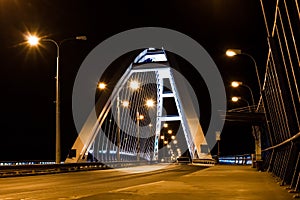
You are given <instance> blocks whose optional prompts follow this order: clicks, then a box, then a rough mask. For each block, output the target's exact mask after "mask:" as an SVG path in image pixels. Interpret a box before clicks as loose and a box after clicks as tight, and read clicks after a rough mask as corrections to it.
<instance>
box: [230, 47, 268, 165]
mask: <svg viewBox="0 0 300 200" xmlns="http://www.w3.org/2000/svg"><path fill="white" fill-rule="evenodd" d="M226 55H227V56H229V57H232V56H235V55H245V56H248V57H249V58H250V59H251V60H252V61H253V63H254V67H255V72H256V76H257V81H258V87H259V94H260V96H261V97H262V87H261V83H260V78H259V73H258V67H257V64H256V61H255V59H254V58H253V56H251V55H250V54H248V53H245V52H242V50H241V49H228V50H227V51H226ZM262 104H264V103H263V101H262ZM263 107H264V106H263ZM264 109H265V108H264ZM267 127H268V124H267ZM252 128H253V127H252ZM253 130H254V132H255V133H254V134H255V135H256V136H255V154H256V161H261V136H260V132H259V131H258V132H257V133H256V129H255V128H253Z"/></svg>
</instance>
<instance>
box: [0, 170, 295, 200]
mask: <svg viewBox="0 0 300 200" xmlns="http://www.w3.org/2000/svg"><path fill="white" fill-rule="evenodd" d="M285 188H286V186H280V185H279V184H278V183H277V182H276V179H274V177H272V176H271V174H269V173H268V172H260V171H257V170H256V169H254V168H251V167H250V166H249V165H246V166H245V165H244V166H241V165H240V166H237V165H216V166H214V167H210V168H206V169H203V168H201V167H199V166H189V165H175V164H173V165H154V166H143V167H133V168H124V169H120V170H117V169H109V170H97V171H81V172H70V173H59V174H48V175H37V176H24V177H9V178H8V177H7V178H0V200H15V199H18V200H41V199H59V200H65V199H79V200H93V199H95V200H96V199H97V200H103V199H109V200H114V199H118V200H127V199H130V200H132V199H133V200H169V199H170V200H177V199H180V200H181V199H183V200H191V199H193V200H195V199H205V200H217V199H220V200H233V199H234V200H288V199H293V198H292V196H293V194H291V193H288V191H287V190H286V189H285Z"/></svg>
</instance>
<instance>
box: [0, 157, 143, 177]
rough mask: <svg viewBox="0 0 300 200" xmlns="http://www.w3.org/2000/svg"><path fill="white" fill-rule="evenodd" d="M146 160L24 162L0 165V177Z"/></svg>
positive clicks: (93, 168)
mask: <svg viewBox="0 0 300 200" xmlns="http://www.w3.org/2000/svg"><path fill="white" fill-rule="evenodd" d="M146 164H148V162H136V161H131V162H110V163H100V162H90V163H62V164H25V165H11V164H9V165H1V166H0V178H1V177H14V176H28V175H42V174H54V173H66V172H76V171H88V170H105V169H112V168H123V167H130V166H140V165H146Z"/></svg>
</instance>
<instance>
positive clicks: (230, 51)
mask: <svg viewBox="0 0 300 200" xmlns="http://www.w3.org/2000/svg"><path fill="white" fill-rule="evenodd" d="M241 53H242V51H241V50H240V49H228V50H227V51H226V55H227V56H229V57H233V56H235V55H238V54H241Z"/></svg>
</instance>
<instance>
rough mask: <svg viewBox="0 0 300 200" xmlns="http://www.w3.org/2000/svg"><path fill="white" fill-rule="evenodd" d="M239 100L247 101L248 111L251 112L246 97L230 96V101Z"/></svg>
mask: <svg viewBox="0 0 300 200" xmlns="http://www.w3.org/2000/svg"><path fill="white" fill-rule="evenodd" d="M240 100H242V101H245V102H246V103H247V107H248V109H249V112H251V109H250V104H249V102H248V101H247V100H246V99H243V98H242V97H236V96H234V97H231V101H233V102H235V103H236V102H238V101H240Z"/></svg>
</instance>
